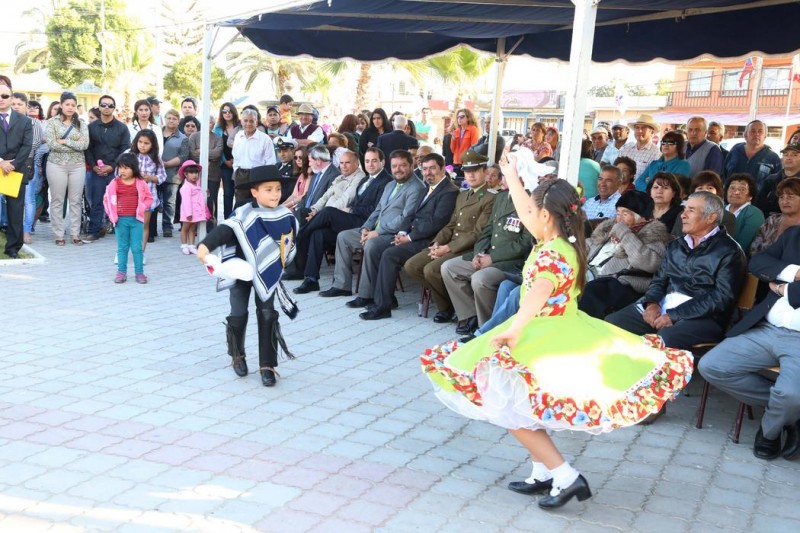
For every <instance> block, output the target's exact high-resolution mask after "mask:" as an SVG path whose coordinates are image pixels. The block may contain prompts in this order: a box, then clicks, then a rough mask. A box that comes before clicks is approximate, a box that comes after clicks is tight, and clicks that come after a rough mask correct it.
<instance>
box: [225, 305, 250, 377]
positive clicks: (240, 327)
mask: <svg viewBox="0 0 800 533" xmlns="http://www.w3.org/2000/svg"><path fill="white" fill-rule="evenodd" d="M226 320H227V322H226V324H225V333H226V337H227V340H228V355H230V356H231V364H232V365H233V371H234V372H236V375H237V376H239V377H244V376H246V375H247V360H246V359H245V357H246V356H245V352H244V334H245V332H246V331H247V315H244V316H229V317H228V318H227V319H226Z"/></svg>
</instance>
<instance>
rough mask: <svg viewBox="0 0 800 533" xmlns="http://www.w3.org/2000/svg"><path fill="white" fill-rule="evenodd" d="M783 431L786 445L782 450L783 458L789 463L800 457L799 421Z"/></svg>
mask: <svg viewBox="0 0 800 533" xmlns="http://www.w3.org/2000/svg"><path fill="white" fill-rule="evenodd" d="M783 429H784V430H786V443H785V444H784V445H783V450H782V451H783V458H784V459H786V460H787V461H791V460H792V459H796V458H797V457H798V456H800V420H798V421H797V422H795V423H794V424H792V425H790V426H786V427H785V428H783Z"/></svg>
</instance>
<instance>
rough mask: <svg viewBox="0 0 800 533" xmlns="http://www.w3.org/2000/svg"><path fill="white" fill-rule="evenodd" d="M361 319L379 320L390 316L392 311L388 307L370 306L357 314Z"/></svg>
mask: <svg viewBox="0 0 800 533" xmlns="http://www.w3.org/2000/svg"><path fill="white" fill-rule="evenodd" d="M358 316H359V317H360V318H361V319H362V320H381V319H382V318H392V312H391V311H390V310H388V309H379V308H377V307H374V306H373V307H370V308H369V309H367V310H366V311H364V312H363V313H361V314H359V315H358Z"/></svg>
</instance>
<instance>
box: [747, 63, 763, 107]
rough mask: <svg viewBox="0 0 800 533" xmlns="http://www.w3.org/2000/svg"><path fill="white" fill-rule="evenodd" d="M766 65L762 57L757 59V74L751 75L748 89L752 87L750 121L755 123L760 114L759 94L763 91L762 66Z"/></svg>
mask: <svg viewBox="0 0 800 533" xmlns="http://www.w3.org/2000/svg"><path fill="white" fill-rule="evenodd" d="M763 65H764V60H763V59H761V57H760V56H756V57H755V65H754V67H755V72H753V74H751V75H750V80H749V83H750V85H748V87H750V91H751V92H750V119H749V120H750V121H751V122H752V121H754V120H755V119H756V115H757V114H758V96H759V95H758V93H759V92H760V89H761V71H762V70H763V69H762V66H763Z"/></svg>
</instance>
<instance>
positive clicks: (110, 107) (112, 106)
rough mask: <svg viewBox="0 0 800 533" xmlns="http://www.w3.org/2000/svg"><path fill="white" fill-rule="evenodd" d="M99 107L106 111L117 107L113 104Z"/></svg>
mask: <svg viewBox="0 0 800 533" xmlns="http://www.w3.org/2000/svg"><path fill="white" fill-rule="evenodd" d="M100 107H105V108H106V109H114V108H115V107H117V106H115V105H114V104H100Z"/></svg>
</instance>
